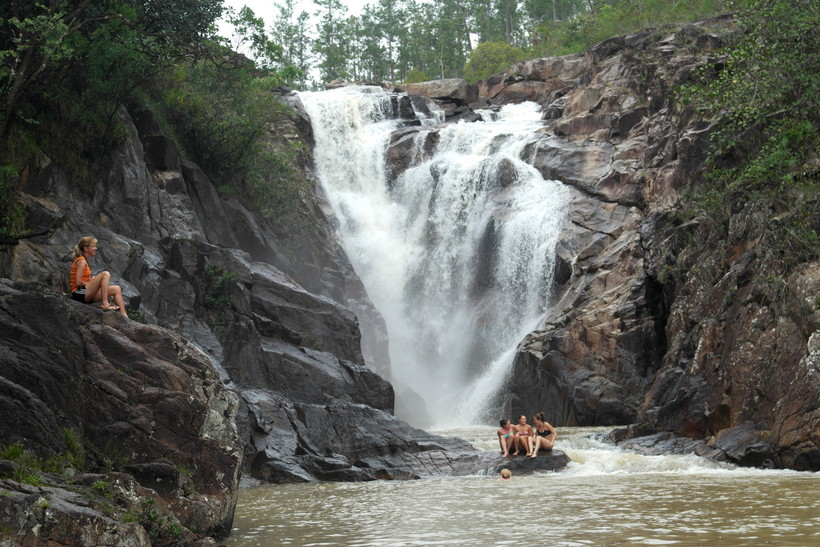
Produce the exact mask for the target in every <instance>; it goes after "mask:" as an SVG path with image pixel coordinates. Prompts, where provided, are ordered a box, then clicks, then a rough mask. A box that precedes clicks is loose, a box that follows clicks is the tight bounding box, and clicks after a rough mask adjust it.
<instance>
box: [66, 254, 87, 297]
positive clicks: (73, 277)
mask: <svg viewBox="0 0 820 547" xmlns="http://www.w3.org/2000/svg"><path fill="white" fill-rule="evenodd" d="M78 260H83V261H85V271H84V272H83V283H88V281H89V280H90V279H91V268H89V267H88V260H86V258H85V257H84V256H78V257H77V258H75V259H74V263H73V264H72V265H71V277H70V278H69V279H68V284H69V286H70V287H71V292H74V291H76V290H77V289H79V288H80V286H79V285H77V261H78Z"/></svg>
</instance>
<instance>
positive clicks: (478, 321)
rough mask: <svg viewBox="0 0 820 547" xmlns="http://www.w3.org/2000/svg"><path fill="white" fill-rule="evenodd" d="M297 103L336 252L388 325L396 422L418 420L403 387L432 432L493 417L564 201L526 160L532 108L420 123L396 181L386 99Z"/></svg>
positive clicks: (535, 114) (377, 93)
mask: <svg viewBox="0 0 820 547" xmlns="http://www.w3.org/2000/svg"><path fill="white" fill-rule="evenodd" d="M300 98H301V100H302V102H303V104H304V105H305V109H306V110H307V112H308V114H309V115H310V117H311V121H312V125H313V131H314V134H315V140H316V146H315V160H316V165H317V170H318V175H319V179H320V183H321V186H322V189H323V190H324V192H325V194H326V198H327V199H328V201H329V202H330V204H331V206H332V208H333V211H334V213H335V215H336V218H337V220H338V223H339V227H338V231H339V235H340V238H341V240H342V243H343V246H344V248H345V251H346V252H347V254H348V256H349V258H350V260H351V262H352V264H353V266H354V268H355V269H356V272H357V274H358V275H359V277H360V278H361V279H362V282H363V283H364V285H365V288H366V289H367V292H368V295H369V296H370V299H371V300H372V301H373V303H374V305H375V307H376V309H377V310H378V311H379V312H380V313H381V314H382V316H383V317H384V320H385V323H386V325H387V331H388V336H389V339H390V359H391V365H390V370H391V375H390V378H388V379H389V380H390V381H391V382H393V384H394V386H395V387H396V395H397V409H396V413H397V415H398V416H399V417H401V418H402V419H404V420H406V421H408V422H410V423H414V424H416V425H421V424H422V422H423V421H424V418H423V417H422V416H420V415H419V414H421V412H419V411H417V410H411V409H410V408H411V407H410V406H409V405H408V404H406V403H407V401H404V400H403V399H405V398H406V399H411V398H412V397H410V396H409V395H408V394H407V392H406V390H407V389H409V390H412V392H415V393H416V394H418V396H420V397H421V398H422V399H423V400H424V402H425V403H426V406H427V412H428V413H429V416H430V419H431V420H432V422H433V423H435V424H440V425H445V424H446V425H455V424H469V423H477V422H480V421H483V422H488V423H489V422H492V421H493V420H494V419H497V413H498V412H499V409H498V408H493V403H494V401H496V398H495V395H496V393H497V392H498V390H499V389H500V388H502V387H503V385H504V384H505V382H506V381H507V379H508V375H509V373H510V368H511V364H512V360H513V357H514V355H515V349H516V346H517V344H518V343H519V342H520V341H521V340H522V338H523V337H524V336H525V335H526V334H527V333H528V332H530V331H532V330H533V329H534V328H535V327H536V326H537V324H538V321H539V319H540V318H541V317H542V316H543V314H544V311H545V307H546V306H547V305H548V302H549V297H550V289H551V284H552V277H553V270H554V256H555V254H554V253H555V247H556V244H557V242H558V238H559V233H560V228H561V225H562V223H563V220H564V218H565V205H566V204H567V202H568V192H567V190H566V188H565V187H564V186H563V185H562V184H561V183H559V182H555V181H547V180H544V179H543V178H542V176H541V175H540V173H539V172H538V171H537V170H536V169H534V168H533V167H532V166H530V165H529V164H528V163H527V162H526V161H525V159H523V158H522V157H523V156H524V150H525V147H526V145H527V144H528V143H530V142H532V141H533V140H534V139H538V138H539V137H540V135H539V134H538V133H537V131H538V130H539V129H540V128H541V127H543V123H542V122H541V121H540V114H539V111H538V107H537V105H535V104H534V103H524V104H521V105H515V106H506V107H504V108H503V109H502V110H501V111H500V112H498V113H492V112H490V111H486V112H482V113H481V114H482V118H484V121H479V122H474V123H466V122H460V123H454V124H447V125H437V121H440V120H436V119H435V118H433V119H428V120H425V122H424V126H423V127H422V128H420V129H419V131H418V132H417V134H416V136H415V142H416V143H417V149H416V151H415V152H414V156H413V157H414V163H413V164H412V166H411V167H410V168H409V169H407V170H406V171H404V172H403V173H401V174H400V175H399V176H398V177H393V178H392V179H391V177H390V173H388V172H387V163H386V161H385V154H386V151H387V147H388V144H389V142H390V138H391V133H392V132H393V131H394V130H395V129H397V128H398V127H399V124H400V123H401V122H400V120H392V119H388V118H389V117H390V115H391V113H392V111H393V107H392V104H391V99H390V94H388V93H387V92H386V91H384V90H382V89H381V88H377V87H346V88H340V89H335V90H331V91H322V92H315V93H301V94H300ZM431 132H438V142H437V144H436V145H435V147H434V150H433V152H432V154H429V153H426V152H425V148H424V146H425V142H427V139H428V138H429V137H430V136H431ZM427 148H428V149H429V146H428V147H427Z"/></svg>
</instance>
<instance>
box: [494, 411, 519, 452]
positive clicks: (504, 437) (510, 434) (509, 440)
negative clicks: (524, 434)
mask: <svg viewBox="0 0 820 547" xmlns="http://www.w3.org/2000/svg"><path fill="white" fill-rule="evenodd" d="M499 423H500V424H501V427H499V428H498V430H497V431H496V434H497V435H498V444H499V445H501V455H502V456H503V457H505V458H506V457H507V456H508V455H509V453H510V448H512V446H513V440H514V439H515V431H513V426H512V424H510V421H509V420H500V421H499Z"/></svg>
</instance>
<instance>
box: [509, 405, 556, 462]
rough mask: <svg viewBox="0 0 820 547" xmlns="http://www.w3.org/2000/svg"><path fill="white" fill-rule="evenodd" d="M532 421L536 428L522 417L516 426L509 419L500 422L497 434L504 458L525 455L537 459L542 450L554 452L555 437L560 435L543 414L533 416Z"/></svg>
mask: <svg viewBox="0 0 820 547" xmlns="http://www.w3.org/2000/svg"><path fill="white" fill-rule="evenodd" d="M532 420H533V422H534V423H535V427H533V426H531V425H530V424H528V423H527V417H526V416H520V417H519V418H518V423H517V424H516V425H512V423H511V422H510V420H507V419H502V420H500V425H501V427H499V428H498V431H496V433H497V434H498V444H499V445H500V446H501V455H502V456H503V457H505V458H508V457H510V456H518V455H520V454H522V453H524V454H525V455H526V456H528V457H530V458H535V457H536V456H538V450H540V449H544V450H552V447H553V446H554V445H555V437H556V436H557V435H558V433H557V432H556V431H555V428H554V427H552V425H551V424H550V423H549V422H547V419H546V418H545V417H544V413H543V412H539V413H538V414H536V415H535V416H533V418H532ZM513 450H514V452H513Z"/></svg>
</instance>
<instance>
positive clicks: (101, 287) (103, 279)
mask: <svg viewBox="0 0 820 547" xmlns="http://www.w3.org/2000/svg"><path fill="white" fill-rule="evenodd" d="M110 281H111V274H110V273H108V272H107V271H106V272H100V273H98V274H97V275H95V276H94V277H92V278H91V279H89V280H88V283H86V285H85V301H86V302H98V301H99V302H102V304H103V305H105V304H108V283H109V282H110Z"/></svg>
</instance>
